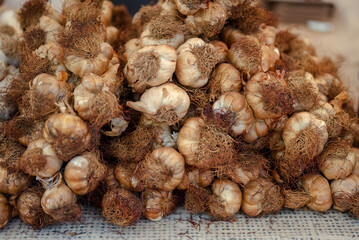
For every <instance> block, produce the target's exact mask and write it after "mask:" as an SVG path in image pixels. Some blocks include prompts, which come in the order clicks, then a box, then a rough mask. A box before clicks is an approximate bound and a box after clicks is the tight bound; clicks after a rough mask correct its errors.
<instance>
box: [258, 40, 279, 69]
mask: <svg viewBox="0 0 359 240" xmlns="http://www.w3.org/2000/svg"><path fill="white" fill-rule="evenodd" d="M261 55H262V56H261V64H260V67H261V70H262V71H263V72H267V71H268V70H269V69H270V68H272V67H274V64H275V63H276V62H277V61H278V60H279V57H280V53H279V50H278V49H277V48H275V47H274V46H273V45H269V44H268V45H267V44H264V45H262V46H261Z"/></svg>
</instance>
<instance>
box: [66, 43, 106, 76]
mask: <svg viewBox="0 0 359 240" xmlns="http://www.w3.org/2000/svg"><path fill="white" fill-rule="evenodd" d="M112 56H113V48H112V47H111V45H110V44H108V43H105V42H104V43H101V45H100V51H99V53H98V54H97V55H96V56H95V57H93V58H84V57H79V56H75V55H68V56H66V57H65V59H64V61H65V66H66V67H67V69H68V70H70V71H71V72H72V73H74V74H75V75H77V76H79V77H84V76H85V75H87V74H89V73H94V74H97V75H101V74H102V73H104V72H105V71H106V70H107V68H108V65H109V63H110V61H111V59H112Z"/></svg>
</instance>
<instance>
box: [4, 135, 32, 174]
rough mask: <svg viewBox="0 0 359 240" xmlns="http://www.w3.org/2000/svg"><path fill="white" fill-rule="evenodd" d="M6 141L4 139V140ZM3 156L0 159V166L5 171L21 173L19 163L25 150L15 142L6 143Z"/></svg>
mask: <svg viewBox="0 0 359 240" xmlns="http://www.w3.org/2000/svg"><path fill="white" fill-rule="evenodd" d="M4 140H5V141H7V140H6V139H4ZM4 147H6V149H4V152H3V156H2V157H1V158H0V160H1V161H0V166H3V167H6V168H7V170H8V171H9V172H10V173H12V172H21V170H20V169H19V165H20V163H21V156H22V154H23V153H24V152H25V150H26V149H25V148H24V147H23V146H22V145H20V144H19V143H18V142H15V141H7V142H6V145H4Z"/></svg>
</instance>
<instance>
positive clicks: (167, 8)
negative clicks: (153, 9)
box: [157, 0, 182, 18]
mask: <svg viewBox="0 0 359 240" xmlns="http://www.w3.org/2000/svg"><path fill="white" fill-rule="evenodd" d="M157 4H158V5H160V6H161V7H162V11H161V14H160V15H161V16H173V17H176V18H178V17H180V18H181V17H182V15H181V13H180V12H179V11H178V9H177V6H176V4H175V2H174V0H163V1H161V0H160V1H158V3H157Z"/></svg>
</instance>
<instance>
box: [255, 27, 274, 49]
mask: <svg viewBox="0 0 359 240" xmlns="http://www.w3.org/2000/svg"><path fill="white" fill-rule="evenodd" d="M276 31H277V29H276V27H274V26H268V25H266V24H261V25H260V26H259V31H258V33H256V34H255V36H256V37H257V39H258V40H260V41H261V42H262V43H264V44H270V45H274V44H275V39H276Z"/></svg>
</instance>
